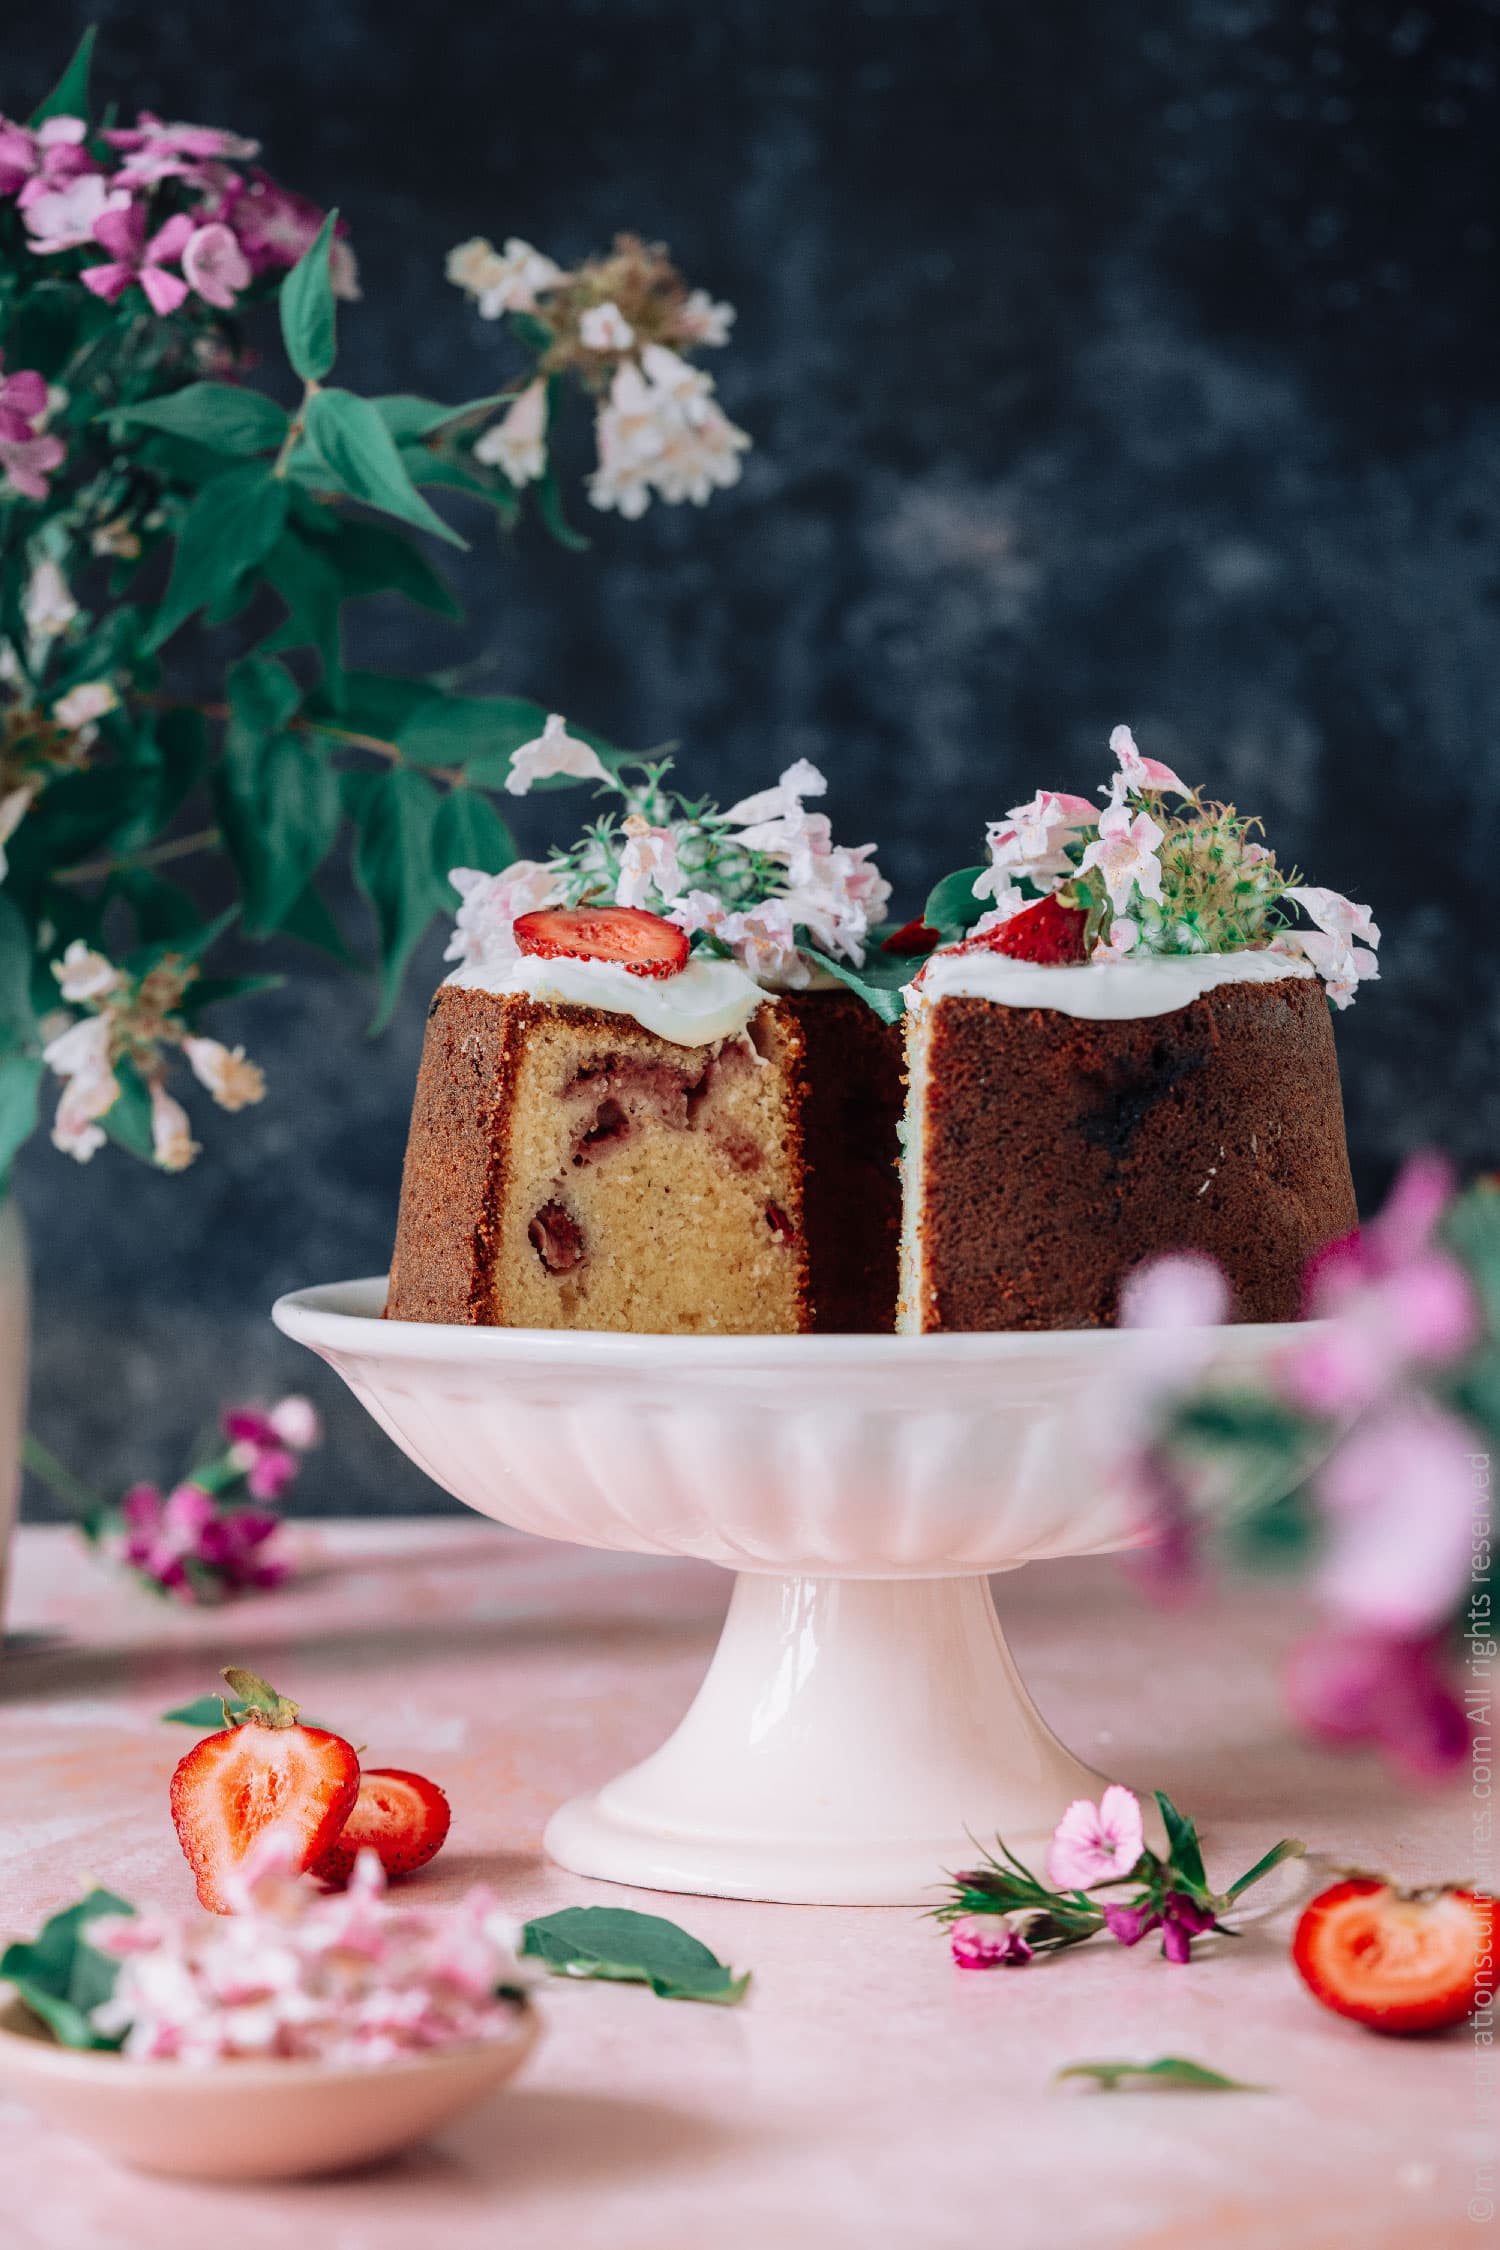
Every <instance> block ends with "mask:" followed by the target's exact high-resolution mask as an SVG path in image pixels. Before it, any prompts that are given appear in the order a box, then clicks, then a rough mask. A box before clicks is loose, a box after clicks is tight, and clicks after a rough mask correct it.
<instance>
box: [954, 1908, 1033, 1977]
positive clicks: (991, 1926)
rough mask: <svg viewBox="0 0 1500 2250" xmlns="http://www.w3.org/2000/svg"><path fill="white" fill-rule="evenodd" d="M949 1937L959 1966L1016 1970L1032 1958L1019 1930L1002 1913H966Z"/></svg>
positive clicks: (1029, 1948)
mask: <svg viewBox="0 0 1500 2250" xmlns="http://www.w3.org/2000/svg"><path fill="white" fill-rule="evenodd" d="M948 1936H949V1941H950V1943H951V1944H952V1947H953V1959H954V1962H955V1964H956V1966H957V1967H958V1968H960V1969H1002V1968H1003V1969H1019V1968H1024V1967H1025V1965H1026V1963H1027V1962H1028V1961H1029V1960H1030V1959H1031V1957H1032V1953H1031V1947H1030V1946H1029V1945H1028V1944H1027V1943H1026V1940H1025V1939H1024V1938H1023V1937H1022V1935H1021V1933H1020V1931H1019V1930H1013V1929H1012V1928H1011V1926H1010V1924H1009V1923H1008V1922H1007V1921H1006V1919H1005V1917H1004V1916H1003V1915H1001V1914H966V1915H965V1916H964V1918H963V1920H962V1921H959V1922H955V1923H954V1924H953V1926H952V1928H951V1929H950V1930H949V1932H948Z"/></svg>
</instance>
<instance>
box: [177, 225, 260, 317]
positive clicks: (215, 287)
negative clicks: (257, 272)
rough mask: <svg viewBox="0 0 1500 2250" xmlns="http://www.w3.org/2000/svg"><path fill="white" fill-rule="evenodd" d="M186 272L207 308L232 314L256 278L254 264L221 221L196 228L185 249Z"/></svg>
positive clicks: (183, 250) (183, 261)
mask: <svg viewBox="0 0 1500 2250" xmlns="http://www.w3.org/2000/svg"><path fill="white" fill-rule="evenodd" d="M182 270H183V273H184V274H185V275H186V277H187V281H188V284H189V286H190V287H191V288H192V289H194V290H195V291H196V292H197V294H198V295H199V296H200V297H201V298H202V299H203V302H204V303H205V304H206V305H216V306H217V307H218V308H219V310H220V311H221V312H228V311H229V310H230V308H231V307H232V306H233V304H234V301H235V299H236V297H237V296H238V295H239V293H240V291H241V290H242V289H248V288H249V286H250V283H251V281H252V280H253V278H254V276H253V275H252V274H251V271H250V262H249V260H248V259H247V258H246V256H245V253H244V251H243V250H242V249H241V248H240V245H239V243H238V242H237V241H236V239H235V237H234V235H233V234H232V233H231V232H230V230H229V228H228V227H226V226H225V225H224V224H223V222H222V221H221V220H217V219H215V220H212V221H210V223H209V224H208V225H207V226H204V227H195V228H194V229H193V231H192V233H191V234H190V235H189V236H188V238H187V241H186V242H185V243H184V244H183V247H182Z"/></svg>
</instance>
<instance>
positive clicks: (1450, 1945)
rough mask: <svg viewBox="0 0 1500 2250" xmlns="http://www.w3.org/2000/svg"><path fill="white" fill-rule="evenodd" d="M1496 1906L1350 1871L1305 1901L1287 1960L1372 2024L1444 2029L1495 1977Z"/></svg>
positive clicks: (1338, 2004)
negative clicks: (1404, 1887) (1405, 1888)
mask: <svg viewBox="0 0 1500 2250" xmlns="http://www.w3.org/2000/svg"><path fill="white" fill-rule="evenodd" d="M1495 1905H1496V1902H1495V1900H1494V1899H1493V1898H1491V1897H1490V1896H1489V1894H1488V1893H1487V1892H1484V1891H1470V1890H1461V1889H1459V1888H1458V1886H1457V1885H1455V1884H1445V1885H1443V1886H1442V1887H1441V1888H1438V1889H1434V1890H1419V1891H1403V1890H1398V1889H1397V1887H1396V1885H1395V1884H1394V1883H1388V1882H1385V1881H1384V1880H1383V1879H1382V1878H1381V1877H1380V1876H1378V1875H1351V1876H1347V1877H1346V1878H1345V1879H1344V1881H1343V1882H1341V1883H1334V1884H1333V1885H1332V1886H1331V1887H1330V1888H1329V1889H1328V1890H1326V1891H1322V1892H1320V1893H1319V1895H1318V1896H1317V1897H1316V1898H1315V1899H1314V1900H1313V1902H1312V1904H1311V1905H1310V1906H1309V1907H1307V1908H1306V1909H1305V1910H1304V1912H1303V1915H1302V1919H1301V1920H1300V1921H1299V1922H1298V1924H1297V1928H1296V1932H1295V1934H1294V1936H1293V1938H1292V1960H1293V1962H1294V1963H1295V1965H1296V1968H1297V1973H1298V1975H1299V1976H1300V1977H1301V1979H1302V1981H1303V1983H1304V1984H1305V1985H1306V1986H1307V1989H1308V1991H1309V1992H1310V1993H1311V1994H1312V1996H1313V1998H1314V1999H1315V2000H1320V2001H1321V2002H1322V2003H1323V2006H1324V2007H1325V2008H1331V2009H1332V2010H1333V2012H1334V2014H1335V2015H1337V2016H1348V2017H1349V2018H1350V2020H1351V2021H1352V2022H1354V2023H1362V2024H1365V2025H1366V2026H1368V2028H1369V2029H1370V2030H1371V2031H1391V2032H1410V2031H1443V2030H1446V2029H1447V2027H1448V2026H1449V2025H1450V2024H1456V2023H1462V2022H1463V2021H1464V2020H1465V2018H1466V2017H1468V2016H1471V2015H1472V2014H1473V2013H1474V2010H1475V2009H1476V2008H1477V2007H1478V2006H1479V2003H1480V1999H1481V1997H1482V1994H1483V1991H1484V1990H1485V1989H1486V1986H1487V1980H1489V1982H1492V1981H1493V1977H1494V1967H1493V1964H1494V1958H1495Z"/></svg>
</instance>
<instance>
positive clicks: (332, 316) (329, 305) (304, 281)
mask: <svg viewBox="0 0 1500 2250" xmlns="http://www.w3.org/2000/svg"><path fill="white" fill-rule="evenodd" d="M337 223H338V213H337V211H330V212H329V214H328V216H327V218H326V219H325V220H324V221H323V224H322V225H321V227H319V229H318V238H317V240H316V242H314V243H313V245H312V247H311V249H310V250H307V251H305V252H304V253H303V255H302V256H301V257H300V258H299V259H298V261H297V263H296V264H295V265H294V266H293V268H292V270H291V272H290V273H289V274H288V275H287V277H286V279H285V281H284V282H283V283H282V284H281V333H282V337H283V339H284V341H285V343H286V356H287V358H288V359H289V360H290V361H291V363H292V366H293V367H294V368H295V369H296V372H297V373H298V374H299V375H300V376H301V377H302V380H303V382H304V383H321V382H322V381H323V379H324V377H325V376H326V375H327V374H328V373H329V371H330V369H331V368H332V366H333V363H334V360H335V358H336V357H337V355H338V318H337V315H338V305H337V300H336V298H335V297H334V294H333V275H332V273H331V271H330V264H331V259H332V253H333V230H334V228H335V226H336V225H337Z"/></svg>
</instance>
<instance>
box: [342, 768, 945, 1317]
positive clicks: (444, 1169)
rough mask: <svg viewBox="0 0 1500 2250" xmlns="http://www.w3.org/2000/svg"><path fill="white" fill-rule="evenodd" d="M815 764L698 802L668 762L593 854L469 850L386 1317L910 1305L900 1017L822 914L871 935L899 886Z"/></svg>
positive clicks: (416, 1112)
mask: <svg viewBox="0 0 1500 2250" xmlns="http://www.w3.org/2000/svg"><path fill="white" fill-rule="evenodd" d="M815 786H820V781H819V777H818V776H816V775H815V774H813V773H812V770H811V769H810V768H796V769H792V771H791V772H790V773H789V774H788V775H786V776H784V777H783V780H782V783H781V784H780V785H779V786H778V788H777V789H776V790H772V791H767V792H763V793H762V794H761V795H760V796H759V797H757V798H754V799H749V800H746V801H745V803H743V804H742V805H740V806H738V807H735V808H733V809H732V810H731V811H730V812H729V813H726V814H718V813H715V812H713V811H712V809H711V808H704V807H701V806H700V807H695V808H693V809H692V810H691V812H688V811H687V810H686V809H685V808H679V803H678V801H677V800H675V799H671V798H669V797H668V795H667V793H666V791H665V789H664V787H663V785H662V781H661V769H659V768H650V769H646V779H645V781H644V782H643V783H642V784H641V785H639V786H638V787H637V788H635V789H633V790H625V789H623V788H622V789H621V792H620V793H621V795H622V796H623V797H624V800H625V808H626V809H625V811H624V815H623V818H622V819H620V821H619V822H618V824H617V825H615V824H612V823H610V822H609V821H604V822H600V823H597V824H596V825H595V827H594V828H593V829H592V830H591V831H590V832H589V836H588V838H587V839H586V841H585V843H584V844H583V845H581V846H579V847H577V848H576V850H575V852H574V853H572V854H555V855H554V857H553V859H552V860H551V861H550V862H548V863H547V864H545V865H543V866H537V865H535V864H533V863H530V862H521V863H518V864H515V865H513V866H511V867H510V868H508V869H506V870H504V871H503V872H502V873H501V874H499V875H495V876H486V875H482V874H478V873H475V872H474V871H472V870H458V871H457V872H456V873H455V876H454V881H455V884H456V886H457V887H458V888H459V890H460V892H461V893H462V896H463V906H462V907H461V909H460V913H459V918H458V921H459V927H458V934H457V937H456V939H455V944H454V947H453V949H452V951H453V954H454V957H456V958H457V960H458V963H459V966H458V967H457V968H456V969H455V971H454V973H453V976H452V977H451V978H450V979H449V981H448V983H447V984H445V985H444V986H442V987H441V988H440V990H439V991H438V993H437V996H436V998H435V999H434V1001H433V1004H432V1008H431V1010H430V1013H429V1017H428V1025H427V1035H426V1041H425V1045H424V1049H423V1055H422V1062H421V1068H420V1071H419V1075H418V1081H417V1092H416V1100H415V1105H414V1108H413V1112H412V1121H411V1131H410V1136H409V1139H408V1144H407V1154H406V1164H405V1171H404V1176H403V1183H402V1194H401V1209H400V1216H399V1220H398V1225H397V1235H396V1247H395V1253H394V1256H393V1259H392V1266H391V1279H390V1288H389V1293H388V1298H387V1305H386V1311H387V1315H388V1317H390V1318H394V1319H402V1320H418V1321H452V1322H461V1323H466V1324H494V1325H501V1326H509V1327H528V1328H591V1329H613V1330H624V1331H636V1332H648V1333H659V1334H672V1335H743V1334H756V1333H772V1334H799V1333H803V1332H807V1331H810V1330H829V1329H838V1330H874V1329H885V1330H887V1331H889V1330H890V1329H891V1328H893V1327H894V1324H895V1306H896V1291H897V1272H898V1250H899V1233H900V1182H899V1177H898V1172H897V1154H898V1138H897V1127H898V1123H899V1118H900V1112H901V1103H902V1079H901V1065H902V1058H901V1041H900V1034H899V1031H898V1030H897V1029H896V1028H895V1027H894V1026H893V1025H891V1024H889V1023H886V1022H882V1021H881V1020H880V1019H879V1017H878V1016H877V1015H875V1014H874V1013H873V1012H872V1011H871V1010H870V1009H869V1008H867V1007H866V1006H865V1004H864V1002H863V1001H862V1000H860V999H859V998H858V997H856V995H855V994H854V993H852V992H850V991H848V990H846V989H845V988H844V987H843V986H842V985H840V984H839V983H838V982H837V980H836V978H835V976H834V975H833V974H832V973H831V972H830V971H829V970H828V969H826V968H824V967H822V966H821V965H820V963H819V961H818V959H817V954H816V950H815V949H814V947H813V944H812V940H811V936H810V933H809V930H808V926H807V925H808V921H809V919H810V918H812V917H818V918H820V919H819V921H818V934H819V935H821V936H822V937H823V939H824V941H825V943H827V944H829V945H830V946H831V947H844V948H848V949H851V950H852V951H853V952H855V953H858V952H859V951H860V950H861V939H862V937H863V933H864V929H865V927H866V923H867V914H868V911H869V910H870V909H871V908H873V907H878V905H879V904H880V903H882V902H883V898H884V895H885V886H884V885H883V884H882V883H881V882H880V879H879V877H878V876H877V875H876V874H875V873H874V870H873V869H872V868H871V867H870V866H869V863H868V862H869V855H868V849H866V850H865V851H863V852H860V853H849V852H844V853H838V852H837V851H836V848H835V847H834V846H833V845H832V843H831V840H830V839H829V837H828V835H827V824H826V822H822V821H821V817H820V816H818V815H814V814H809V813H807V812H806V811H805V809H804V807H803V804H802V799H803V797H805V796H807V795H810V794H812V793H813V791H814V787H815ZM815 861H827V862H829V863H830V864H829V865H828V866H826V867H818V868H814V867H813V866H812V864H811V863H813V862H815ZM794 877H800V878H801V880H800V883H798V882H796V881H794V880H793V878H794ZM690 878H692V880H690ZM710 883H712V884H713V886H714V887H713V888H712V889H711V890H710V889H709V888H708V885H709V884H710ZM601 900H602V901H603V902H604V903H599V902H600V901H601ZM674 911H675V917H676V918H675V919H674V918H672V916H673V914H674ZM838 957H839V956H838V955H837V954H836V953H834V954H831V955H830V958H832V959H837V958H838Z"/></svg>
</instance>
